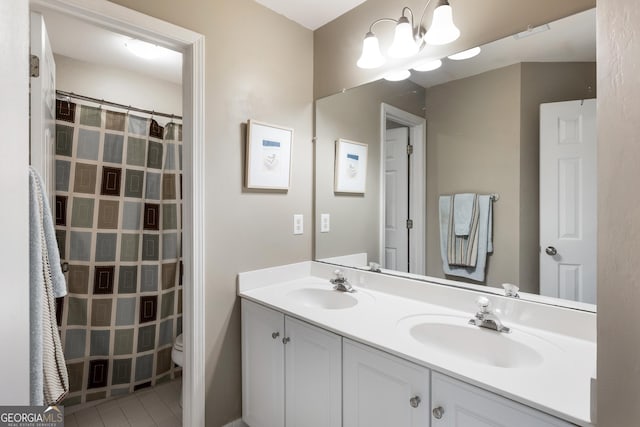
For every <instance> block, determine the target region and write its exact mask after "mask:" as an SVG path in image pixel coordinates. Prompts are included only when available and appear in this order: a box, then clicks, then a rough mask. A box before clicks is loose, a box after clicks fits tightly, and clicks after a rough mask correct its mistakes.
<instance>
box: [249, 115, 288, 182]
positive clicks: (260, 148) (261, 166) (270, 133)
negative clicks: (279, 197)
mask: <svg viewBox="0 0 640 427" xmlns="http://www.w3.org/2000/svg"><path fill="white" fill-rule="evenodd" d="M292 142H293V129H291V128H287V127H284V126H276V125H272V124H268V123H263V122H259V121H257V120H249V121H248V123H247V141H246V149H247V152H246V167H245V170H246V174H245V186H246V187H247V188H252V189H263V190H282V191H287V190H289V184H290V181H291V148H292Z"/></svg>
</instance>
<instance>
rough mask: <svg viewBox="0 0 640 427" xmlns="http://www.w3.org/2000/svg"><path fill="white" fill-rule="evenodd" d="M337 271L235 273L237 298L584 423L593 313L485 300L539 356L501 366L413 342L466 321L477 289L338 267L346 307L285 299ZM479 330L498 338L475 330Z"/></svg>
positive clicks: (302, 268) (320, 284)
mask: <svg viewBox="0 0 640 427" xmlns="http://www.w3.org/2000/svg"><path fill="white" fill-rule="evenodd" d="M333 269H335V266H329V265H326V264H322V263H316V262H305V263H299V264H292V265H290V266H282V267H275V268H271V269H265V270H258V271H255V272H248V273H241V274H240V276H239V281H238V294H239V295H240V296H241V297H242V298H247V299H249V300H252V301H255V302H258V303H261V304H263V305H266V306H269V307H272V308H274V309H276V310H278V311H281V312H283V313H285V314H288V315H291V316H294V317H296V318H299V319H302V320H305V321H307V322H309V323H312V324H315V325H317V326H319V327H321V328H324V329H327V330H330V331H333V332H335V333H337V334H339V335H342V336H344V337H347V338H351V339H353V340H356V341H359V342H362V343H364V344H368V345H370V346H373V347H375V348H378V349H381V350H383V351H386V352H389V353H391V354H394V355H397V356H399V357H402V358H404V359H407V360H409V361H412V362H414V363H417V364H419V365H422V366H425V367H427V368H430V369H433V370H435V371H438V372H441V373H443V374H447V375H449V376H451V377H454V378H457V379H460V380H462V381H465V382H468V383H470V384H473V385H476V386H478V387H481V388H483V389H486V390H488V391H491V392H493V393H496V394H499V395H501V396H504V397H507V398H510V399H513V400H515V401H517V402H520V403H523V404H525V405H528V406H531V407H533V408H536V409H539V410H541V411H543V412H546V413H549V414H551V415H554V416H556V417H558V418H561V419H564V420H566V421H569V422H572V423H575V424H578V425H580V426H591V425H592V424H590V419H591V417H590V381H591V377H592V376H594V375H595V369H596V343H595V333H596V332H595V314H594V313H587V312H581V311H578V310H569V309H564V308H561V307H553V306H549V305H544V304H537V303H531V302H526V301H519V300H515V299H512V298H503V297H499V296H493V295H489V299H490V300H491V301H492V304H493V306H494V308H495V310H496V313H497V314H498V317H499V318H500V319H501V320H502V321H503V323H504V324H505V325H506V326H509V327H510V328H511V329H512V333H511V334H509V339H512V340H516V341H521V342H523V343H526V344H527V345H529V346H530V347H533V348H535V349H536V351H538V352H539V353H540V354H541V355H542V356H543V359H544V360H543V362H542V363H541V364H538V365H535V366H527V367H516V368H502V367H496V366H490V365H487V364H484V363H481V362H474V361H471V360H469V358H467V357H464V356H461V357H457V356H452V354H451V353H446V352H442V351H437V350H436V349H433V348H430V347H428V346H427V345H425V344H422V343H420V342H418V341H416V340H414V339H413V338H412V337H411V336H410V335H409V332H408V330H409V328H408V327H407V326H411V325H412V324H415V323H418V322H419V321H420V319H422V318H424V317H425V316H427V317H428V316H448V317H449V318H450V316H454V318H460V319H465V318H471V317H473V314H474V313H475V311H477V307H476V305H475V300H476V299H477V298H478V296H480V295H486V294H480V293H477V292H473V291H469V290H462V289H455V288H448V287H446V286H441V285H433V284H429V283H425V282H418V281H415V280H411V279H402V278H394V277H390V276H385V275H380V274H376V273H371V272H362V271H358V270H351V269H346V268H345V269H343V270H344V271H345V275H346V277H347V278H348V279H349V280H350V282H351V283H352V284H353V285H354V287H355V288H356V289H357V292H355V293H353V294H349V295H351V296H352V297H354V298H356V299H357V300H358V304H356V305H355V306H353V307H351V308H348V309H339V310H331V309H324V308H315V307H311V306H308V305H305V304H303V303H301V302H300V301H299V300H296V299H294V298H291V296H290V295H288V294H289V293H290V292H292V291H294V290H297V289H302V288H311V289H325V290H326V289H331V284H330V283H329V278H330V277H331V272H332V270H333ZM480 332H481V333H487V332H488V333H492V334H493V333H498V332H493V331H480Z"/></svg>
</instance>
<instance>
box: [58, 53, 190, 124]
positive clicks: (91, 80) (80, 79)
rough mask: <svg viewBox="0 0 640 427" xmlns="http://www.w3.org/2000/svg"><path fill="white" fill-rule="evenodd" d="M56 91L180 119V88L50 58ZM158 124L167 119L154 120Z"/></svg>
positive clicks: (132, 74)
mask: <svg viewBox="0 0 640 427" xmlns="http://www.w3.org/2000/svg"><path fill="white" fill-rule="evenodd" d="M54 57H55V61H56V89H59V90H63V91H66V92H73V93H77V94H79V95H86V96H90V97H92V98H96V99H106V100H108V101H112V102H116V103H118V104H123V105H131V106H134V107H138V108H142V109H145V110H150V111H154V110H155V111H159V112H163V113H167V114H175V115H177V116H181V115H182V86H181V85H179V84H176V83H173V82H168V81H165V80H160V79H156V78H153V77H149V76H146V75H144V74H140V73H136V72H133V71H129V70H125V69H122V68H115V67H107V66H104V65H97V64H92V63H89V62H85V61H80V60H77V59H74V58H69V57H68V56H63V55H54ZM155 119H156V120H157V121H158V122H160V124H164V123H166V122H167V121H168V120H169V119H165V118H162V117H159V116H156V117H155Z"/></svg>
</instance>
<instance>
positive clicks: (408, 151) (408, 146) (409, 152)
mask: <svg viewBox="0 0 640 427" xmlns="http://www.w3.org/2000/svg"><path fill="white" fill-rule="evenodd" d="M412 154H413V145H411V144H408V145H407V156H410V155H412Z"/></svg>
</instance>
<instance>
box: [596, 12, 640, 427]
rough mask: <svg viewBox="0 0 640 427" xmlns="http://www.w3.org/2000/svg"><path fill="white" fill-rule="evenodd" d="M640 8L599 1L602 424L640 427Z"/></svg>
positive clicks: (600, 403)
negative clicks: (639, 191)
mask: <svg viewBox="0 0 640 427" xmlns="http://www.w3.org/2000/svg"><path fill="white" fill-rule="evenodd" d="M638 22H640V2H637V1H617V0H599V1H598V11H597V26H598V35H597V37H598V425H599V426H607V427H608V426H616V427H636V426H638V425H639V424H640V405H638V396H640V310H639V309H638V307H639V306H640V262H638V260H639V255H638V254H640V197H638V183H640V167H639V165H640V132H639V127H638V123H640V83H639V82H638V76H639V75H640V27H638V25H637V23H638Z"/></svg>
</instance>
